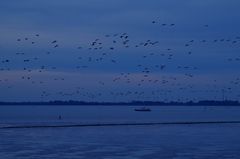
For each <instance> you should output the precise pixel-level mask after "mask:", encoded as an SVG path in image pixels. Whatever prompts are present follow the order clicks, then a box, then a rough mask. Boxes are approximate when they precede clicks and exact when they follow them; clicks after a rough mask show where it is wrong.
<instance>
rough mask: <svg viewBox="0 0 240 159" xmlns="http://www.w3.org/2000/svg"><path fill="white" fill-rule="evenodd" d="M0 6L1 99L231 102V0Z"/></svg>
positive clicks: (235, 31)
mask: <svg viewBox="0 0 240 159" xmlns="http://www.w3.org/2000/svg"><path fill="white" fill-rule="evenodd" d="M0 3H1V5H0V19H1V23H0V53H1V57H0V61H1V63H0V68H1V70H0V100H1V101H39V100H55V99H57V100H69V99H73V100H87V101H129V100H201V99H222V90H224V91H225V96H226V98H228V99H235V100H236V99H237V100H238V99H239V98H240V96H239V89H240V87H239V85H238V80H239V79H238V78H239V77H240V73H239V66H240V61H239V59H238V58H240V55H239V50H240V39H239V37H240V30H239V28H240V22H239V16H240V11H239V6H240V2H239V1H237V0H229V1H224V0H211V1H199V0H185V1H178V0H149V1H141V0H140V1H139V0H138V1H137V0H132V1H128V0H122V1H113V0H88V1H78V0H70V1H65V0H52V1H47V0H41V1H40V0H31V1H30V0H22V1H17V0H12V1H6V0H5V1H4V0H2V1H1V2H0ZM153 21H154V22H155V23H152V22H153ZM171 24H174V25H172V26H171ZM36 34H38V35H39V36H36ZM116 34H117V35H116ZM106 35H108V36H109V37H108V36H106ZM121 35H124V36H128V37H127V38H126V40H129V41H128V42H127V44H126V45H127V46H128V47H127V48H126V47H125V46H126V45H123V44H122V42H123V41H122V39H121V38H120V36H121ZM25 38H27V40H25ZM17 39H20V40H21V41H17ZM96 39H98V40H97V42H96V43H101V44H99V45H98V44H96V45H98V47H100V45H101V47H102V49H97V50H94V47H93V48H92V49H91V50H90V49H89V48H90V47H92V46H91V44H92V43H93V42H94V41H95V40H96ZM55 40H56V41H57V42H56V43H52V42H53V41H55ZM148 40H149V41H150V43H151V42H152V43H154V42H158V43H156V44H155V45H150V44H149V45H148V46H141V44H140V43H143V44H144V43H146V42H147V41H148ZM214 40H217V42H214ZM113 41H115V43H113ZM32 42H34V44H32ZM55 45H58V47H57V48H54V46H55ZM136 45H138V47H136ZM186 45H187V46H186ZM78 47H81V49H78ZM112 47H114V50H111V49H110V48H112ZM17 53H24V54H17ZM101 58H102V59H101ZM169 58H170V59H169ZM100 59H101V60H100ZM6 60H9V61H8V62H6ZM24 60H29V61H28V62H26V61H25V62H24ZM98 60H99V61H98ZM138 65H141V66H138ZM161 66H164V68H163V69H160V67H161ZM42 67H44V69H42V72H39V71H40V70H41V68H42ZM24 68H25V69H24ZM144 69H145V71H146V70H147V71H149V72H148V73H147V74H148V77H144V75H145V74H146V72H142V71H144ZM28 77H29V78H30V79H28ZM23 78H24V79H23ZM114 79H117V80H116V81H114V82H113V80H114ZM141 80H144V81H141ZM154 81H155V82H154ZM139 83H141V85H140V86H138V84H139Z"/></svg>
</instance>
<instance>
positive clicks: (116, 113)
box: [0, 106, 240, 159]
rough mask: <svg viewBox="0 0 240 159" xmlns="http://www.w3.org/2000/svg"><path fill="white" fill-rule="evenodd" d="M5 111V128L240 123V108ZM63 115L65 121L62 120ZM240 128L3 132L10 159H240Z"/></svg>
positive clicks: (0, 138) (2, 151)
mask: <svg viewBox="0 0 240 159" xmlns="http://www.w3.org/2000/svg"><path fill="white" fill-rule="evenodd" d="M134 108H135V107H120V106H118V107H111V106H110V107H109V106H91V107H89V106H81V107H77V106H59V107H53V106H10V107H9V106H3V107H0V110H1V111H0V121H1V125H22V124H63V123H64V124H66V123H67V124H71V123H106V122H107V123H109V122H110V123H122V122H162V121H166V122H170V121H218V120H221V121H231V120H234V121H236V120H240V107H239V108H238V107H151V109H152V111H151V112H135V111H134ZM59 114H61V115H62V117H63V119H62V120H61V121H59V120H58V115H59ZM239 134H240V124H202V125H201V124H200V125H155V126H118V127H75V128H34V129H0V156H1V158H4V159H8V158H10V159H12V158H18V159H28V158H37V159H38V158H39V159H40V158H41V159H42V158H47V159H55V158H60V159H74V158H76V159H92V158H94V159H95V158H97V159H108V158H109V159H125V158H126V159H128V158H131V159H135V158H141V159H145V158H146V159H156V158H170V159H189V158H194V159H209V158H218V159H221V158H223V159H231V158H233V159H239V158H240V137H239Z"/></svg>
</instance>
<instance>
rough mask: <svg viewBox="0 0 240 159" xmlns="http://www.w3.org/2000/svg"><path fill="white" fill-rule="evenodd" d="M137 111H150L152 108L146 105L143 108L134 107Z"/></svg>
mask: <svg viewBox="0 0 240 159" xmlns="http://www.w3.org/2000/svg"><path fill="white" fill-rule="evenodd" d="M134 110H135V111H139V112H150V111H151V109H150V108H146V107H142V108H136V109H134Z"/></svg>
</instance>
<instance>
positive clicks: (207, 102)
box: [0, 100, 240, 106]
mask: <svg viewBox="0 0 240 159" xmlns="http://www.w3.org/2000/svg"><path fill="white" fill-rule="evenodd" d="M4 105H25V106H27V105H29V106H30V105H39V106H64V105H70V106H240V102H239V101H232V100H226V101H213V100H204V101H198V102H193V101H189V102H161V101H132V102H85V101H71V100H70V101H48V102H0V106H4Z"/></svg>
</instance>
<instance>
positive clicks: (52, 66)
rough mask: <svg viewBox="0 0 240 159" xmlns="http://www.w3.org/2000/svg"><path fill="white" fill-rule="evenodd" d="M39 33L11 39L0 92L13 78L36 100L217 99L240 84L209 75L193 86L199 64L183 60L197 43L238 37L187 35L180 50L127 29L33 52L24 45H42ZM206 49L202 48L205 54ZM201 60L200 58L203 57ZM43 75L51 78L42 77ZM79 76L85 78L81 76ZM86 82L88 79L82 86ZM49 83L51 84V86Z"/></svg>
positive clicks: (1, 66)
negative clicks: (70, 46)
mask: <svg viewBox="0 0 240 159" xmlns="http://www.w3.org/2000/svg"><path fill="white" fill-rule="evenodd" d="M149 25H156V26H159V27H168V28H170V29H174V28H175V27H177V24H175V23H161V22H160V21H159V20H153V21H152V22H150V23H149ZM202 27H204V28H209V27H210V26H209V25H206V24H205V25H202ZM41 36H42V35H40V34H35V35H33V36H31V37H24V36H22V37H19V38H16V45H17V46H16V48H17V49H19V50H18V51H17V52H15V53H14V56H13V54H11V55H9V56H6V57H4V56H2V57H1V58H0V74H2V75H1V76H0V87H1V88H2V89H1V93H4V92H3V91H5V90H4V89H8V90H10V91H11V90H12V91H13V92H14V87H17V86H16V85H15V83H14V82H12V81H15V82H16V81H17V83H19V82H20V83H21V82H23V83H25V84H26V83H27V85H30V87H33V88H34V89H37V90H38V91H39V92H40V93H39V98H40V99H42V100H54V99H60V100H62V99H69V100H71V99H76V100H89V101H101V100H102V99H104V96H107V97H108V99H110V100H114V101H119V100H125V99H127V100H155V101H156V100H158V101H163V100H164V101H168V100H169V101H172V100H177V101H183V100H200V99H201V98H199V96H201V94H207V95H208V97H210V98H214V99H219V97H222V96H221V95H222V94H223V93H225V94H226V93H228V94H229V96H233V94H234V93H236V92H238V90H239V88H240V76H238V75H236V77H234V78H231V79H229V80H226V81H225V82H224V83H221V80H219V79H216V78H214V79H212V81H211V80H209V81H206V83H205V84H204V85H203V86H201V87H198V83H201V84H202V82H199V80H200V79H199V77H198V75H199V73H198V72H199V71H201V66H195V65H192V64H186V63H187V62H186V61H188V60H189V61H191V62H190V63H195V62H192V61H194V60H195V61H197V60H198V59H197V58H196V59H194V55H195V51H193V50H195V48H197V49H199V48H200V47H204V46H202V44H205V45H206V47H205V48H208V47H209V46H211V47H214V46H215V45H216V47H219V45H217V44H218V43H219V44H220V46H222V45H230V47H235V48H239V43H240V37H239V36H236V37H231V38H215V39H189V40H186V41H183V42H182V43H181V46H178V47H180V50H181V51H179V50H178V49H179V48H175V46H174V45H172V46H171V47H167V48H164V46H165V45H164V44H162V42H161V40H154V39H146V40H141V41H137V40H134V39H135V38H132V35H131V34H129V33H114V34H107V35H103V36H102V37H97V38H95V39H94V40H90V41H89V42H87V44H82V45H76V46H75V48H73V50H74V53H68V51H64V50H62V49H63V48H64V43H63V42H61V40H58V39H52V40H49V42H48V44H47V49H46V50H44V49H42V48H40V49H39V50H38V51H36V50H35V52H36V53H35V52H33V51H32V50H30V51H29V50H27V49H26V48H29V47H33V48H34V47H35V46H37V45H38V44H39V43H41ZM35 49H38V48H35ZM24 50H25V51H24ZM182 50H184V51H182ZM179 52H181V54H180V53H179ZM207 52H208V51H207V50H205V54H207ZM66 54H67V55H66ZM229 56H230V55H229ZM133 57H134V58H133ZM182 59H184V60H183V61H184V63H182V64H181V62H179V60H182ZM201 60H202V61H203V62H204V59H201ZM225 61H226V63H229V62H230V63H233V65H236V64H238V62H240V56H234V57H233V56H232V55H231V57H229V58H226V59H225ZM234 62H235V63H236V64H234ZM239 64H240V63H239ZM65 65H67V66H66V67H65ZM222 65H225V63H223V64H222ZM69 67H70V68H69ZM125 67H126V68H125ZM209 67H210V66H209ZM108 71H110V73H109V72H108ZM111 71H112V72H113V73H112V72H111ZM11 72H19V73H16V76H17V77H15V78H14V79H12V78H10V75H9V74H8V73H11ZM62 72H67V73H72V72H73V74H77V75H79V76H80V77H79V76H76V77H79V79H72V78H71V77H68V76H66V75H65V74H64V73H62ZM95 72H96V73H95ZM105 72H106V73H109V74H111V76H109V77H108V79H101V75H102V74H105ZM87 73H92V74H95V76H94V77H92V78H90V77H87V76H88V75H87ZM46 74H50V76H48V78H47V77H45V76H46ZM8 75H9V77H8ZM97 75H98V76H99V77H97ZM83 76H86V78H85V79H84V77H83ZM71 80H74V81H75V82H72V81H71ZM86 82H91V83H90V84H88V85H87V84H86V85H85V83H86ZM54 84H56V87H54V88H52V89H50V88H51V86H52V85H54ZM91 86H94V87H91ZM236 90H237V91H236ZM22 91H23V92H27V91H28V90H22ZM26 94H27V93H26ZM186 96H187V97H186ZM173 97H174V99H173ZM203 98H204V97H203ZM239 98H240V94H235V99H237V100H238V99H239Z"/></svg>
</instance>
